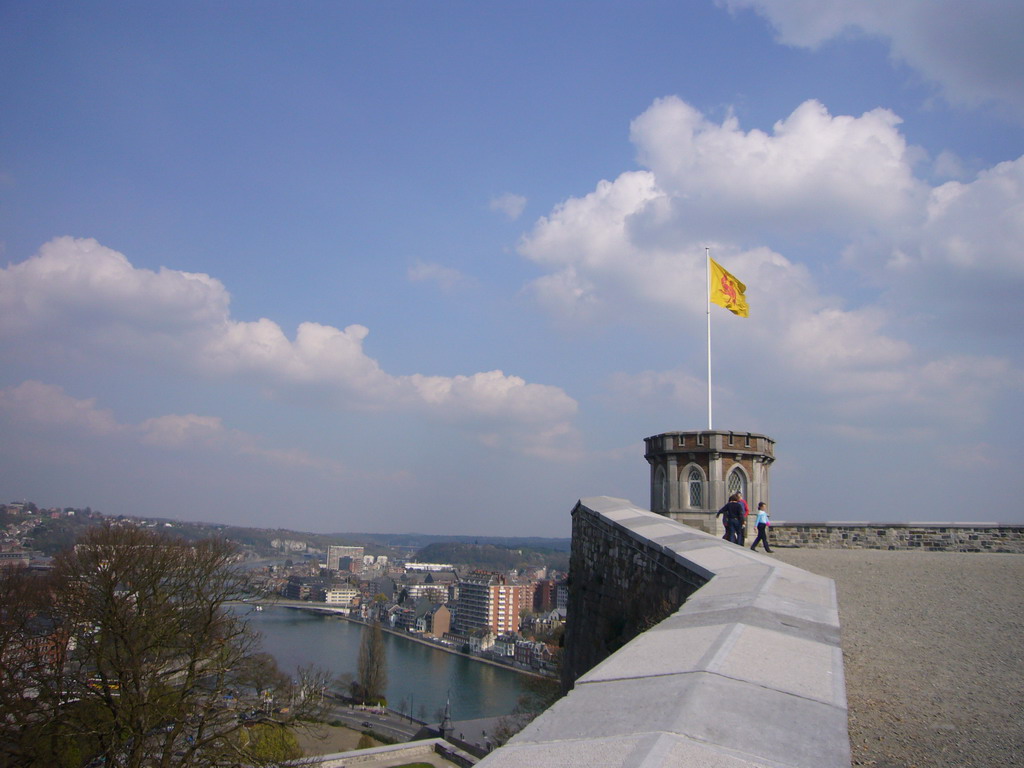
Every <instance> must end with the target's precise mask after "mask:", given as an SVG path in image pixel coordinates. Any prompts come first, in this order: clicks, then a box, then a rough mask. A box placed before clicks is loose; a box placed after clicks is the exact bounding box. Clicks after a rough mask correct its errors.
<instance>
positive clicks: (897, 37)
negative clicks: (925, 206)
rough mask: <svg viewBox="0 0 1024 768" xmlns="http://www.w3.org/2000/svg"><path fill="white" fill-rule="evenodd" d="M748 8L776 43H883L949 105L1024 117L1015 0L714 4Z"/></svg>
mask: <svg viewBox="0 0 1024 768" xmlns="http://www.w3.org/2000/svg"><path fill="white" fill-rule="evenodd" d="M719 2H720V3H721V4H723V5H725V6H727V7H728V8H730V9H731V10H733V11H735V10H739V9H744V8H750V9H754V10H755V11H756V12H757V13H760V14H761V15H762V16H764V17H766V18H767V19H768V20H769V21H770V22H771V24H772V25H773V26H774V27H775V30H776V32H777V33H778V38H779V41H780V42H782V43H785V44H787V45H793V46H801V47H806V48H816V47H818V46H819V45H821V44H822V43H824V42H826V41H828V40H831V39H833V38H836V37H839V36H841V35H843V34H844V33H856V32H859V33H862V34H868V35H877V36H880V37H883V38H886V39H888V41H889V44H890V47H891V51H892V56H893V58H895V59H897V60H899V61H902V62H905V63H906V64H908V65H909V66H910V67H912V68H914V69H915V70H917V71H918V72H920V73H921V74H922V75H923V76H924V77H925V78H926V79H927V80H929V81H931V82H934V83H936V84H938V85H939V86H940V88H941V89H942V92H943V94H944V95H945V96H946V98H947V99H948V100H949V101H950V102H952V103H954V104H964V105H977V104H980V103H983V102H986V101H999V102H1002V103H1004V104H1007V105H1009V106H1010V107H1011V108H1012V109H1014V110H1015V111H1016V112H1017V114H1018V116H1024V89H1022V88H1021V80H1020V73H1021V72H1022V71H1024V50H1022V47H1021V45H1020V41H1021V39H1022V38H1024V4H1021V3H1020V2H1018V0H985V1H984V2H977V1H976V0H900V2H882V3H872V2H863V1H862V0H796V1H795V2H794V0H719Z"/></svg>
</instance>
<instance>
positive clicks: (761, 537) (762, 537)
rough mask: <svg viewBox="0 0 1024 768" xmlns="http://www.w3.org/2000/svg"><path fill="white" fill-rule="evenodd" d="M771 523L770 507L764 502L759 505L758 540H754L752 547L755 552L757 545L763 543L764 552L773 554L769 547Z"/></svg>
mask: <svg viewBox="0 0 1024 768" xmlns="http://www.w3.org/2000/svg"><path fill="white" fill-rule="evenodd" d="M769 525H771V523H770V522H769V520H768V505H767V504H765V503H764V502H763V501H760V502H758V504H757V538H756V539H754V543H753V544H751V545H750V548H751V549H753V550H756V549H757V543H758V542H761V543H763V544H764V551H765V552H771V551H772V548H771V547H770V546H769V545H768V526H769Z"/></svg>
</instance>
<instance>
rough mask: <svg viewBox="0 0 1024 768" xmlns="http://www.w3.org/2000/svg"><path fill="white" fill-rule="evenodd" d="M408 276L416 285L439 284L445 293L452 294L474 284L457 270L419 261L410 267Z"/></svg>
mask: <svg viewBox="0 0 1024 768" xmlns="http://www.w3.org/2000/svg"><path fill="white" fill-rule="evenodd" d="M407 275H408V278H409V279H410V280H412V281H413V282H414V283H422V282H430V283H437V285H438V286H439V287H440V288H441V290H442V291H444V292H445V293H451V292H452V291H454V290H456V289H457V288H461V287H463V286H467V285H471V284H472V283H473V281H472V280H471V279H470V278H469V277H467V276H466V275H464V274H462V272H460V271H459V270H457V269H452V268H451V267H445V266H442V265H441V264H431V263H427V262H423V261H417V262H416V263H415V264H413V265H412V266H411V267H409V271H408V273H407Z"/></svg>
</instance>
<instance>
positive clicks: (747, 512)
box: [736, 491, 750, 547]
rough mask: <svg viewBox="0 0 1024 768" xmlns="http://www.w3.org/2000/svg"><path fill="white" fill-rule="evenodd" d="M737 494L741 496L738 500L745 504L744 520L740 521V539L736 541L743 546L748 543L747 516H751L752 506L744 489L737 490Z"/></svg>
mask: <svg viewBox="0 0 1024 768" xmlns="http://www.w3.org/2000/svg"><path fill="white" fill-rule="evenodd" d="M736 495H737V496H739V498H738V499H736V501H738V502H739V503H740V504H742V505H743V521H742V522H741V523H740V536H739V541H737V542H736V543H737V544H739V545H740V546H741V547H742V546H743V545H744V544H746V543H747V518H748V517H750V507H749V506H748V505H747V500H746V499H744V498H743V492H742V491H737V492H736Z"/></svg>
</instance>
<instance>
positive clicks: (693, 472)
mask: <svg viewBox="0 0 1024 768" xmlns="http://www.w3.org/2000/svg"><path fill="white" fill-rule="evenodd" d="M686 485H687V486H688V488H689V498H690V508H691V509H700V508H702V507H703V506H704V477H703V476H702V475H701V473H700V470H699V469H697V468H696V467H690V472H689V474H688V475H687V477H686Z"/></svg>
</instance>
